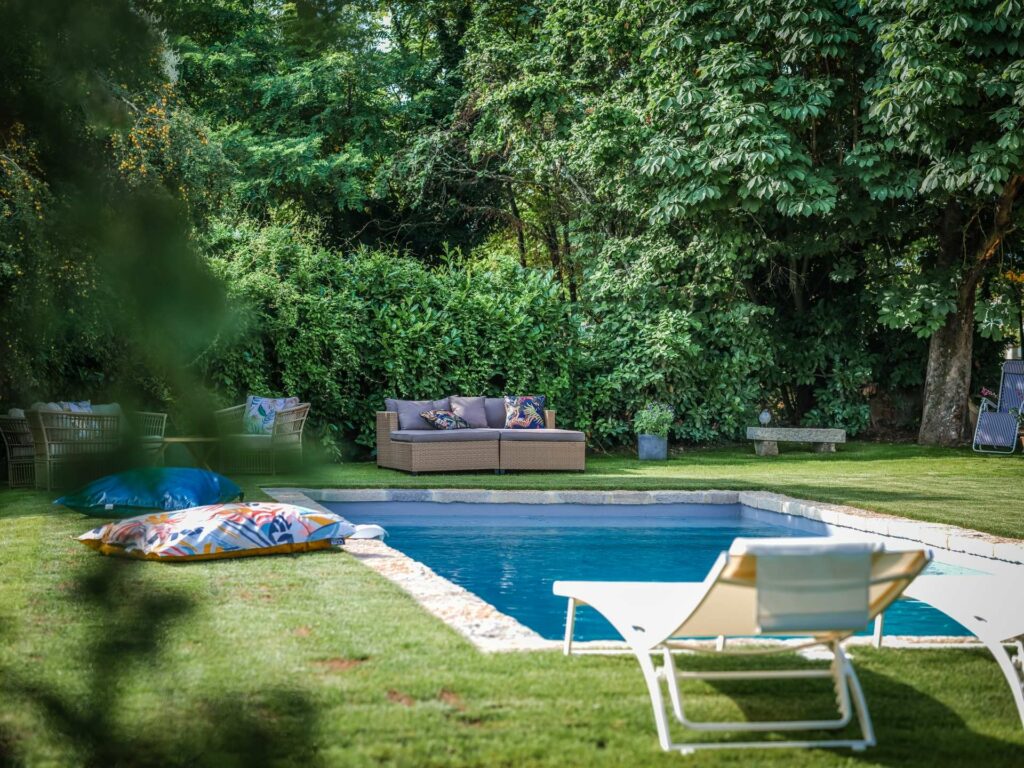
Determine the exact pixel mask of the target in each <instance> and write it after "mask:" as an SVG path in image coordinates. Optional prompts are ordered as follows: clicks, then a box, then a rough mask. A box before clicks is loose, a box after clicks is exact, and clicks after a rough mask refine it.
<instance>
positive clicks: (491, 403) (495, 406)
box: [484, 397, 505, 429]
mask: <svg viewBox="0 0 1024 768" xmlns="http://www.w3.org/2000/svg"><path fill="white" fill-rule="evenodd" d="M484 413H486V414H487V426H488V427H490V428H491V429H504V428H505V398H504V397H485V398H484Z"/></svg>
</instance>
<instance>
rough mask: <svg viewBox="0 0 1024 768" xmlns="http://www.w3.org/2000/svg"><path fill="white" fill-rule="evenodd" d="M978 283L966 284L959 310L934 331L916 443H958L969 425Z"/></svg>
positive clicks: (930, 344)
mask: <svg viewBox="0 0 1024 768" xmlns="http://www.w3.org/2000/svg"><path fill="white" fill-rule="evenodd" d="M976 294H977V290H976V287H975V286H965V289H964V291H963V292H962V294H961V297H962V300H961V301H960V302H958V305H957V310H956V312H953V313H951V314H950V315H949V316H948V317H947V318H946V323H945V325H943V326H942V327H941V328H940V329H939V330H938V331H936V332H935V333H934V334H932V338H931V342H930V343H929V345H928V371H927V373H926V374H925V380H924V411H923V412H922V414H921V430H920V432H918V435H917V442H918V443H920V444H921V445H947V446H948V445H959V444H960V443H961V442H962V441H963V439H964V432H965V427H966V425H967V399H968V397H969V396H970V390H971V359H972V354H973V351H974V301H975V296H976Z"/></svg>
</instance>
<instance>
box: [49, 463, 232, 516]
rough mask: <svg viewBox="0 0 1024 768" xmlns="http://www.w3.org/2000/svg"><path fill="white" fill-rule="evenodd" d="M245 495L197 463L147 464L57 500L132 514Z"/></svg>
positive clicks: (91, 511)
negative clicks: (165, 465) (185, 465)
mask: <svg viewBox="0 0 1024 768" xmlns="http://www.w3.org/2000/svg"><path fill="white" fill-rule="evenodd" d="M241 498H242V489H241V488H239V487H238V486H237V485H235V483H233V482H232V481H231V480H228V479H227V478H226V477H224V475H218V474H217V473H216V472H210V471H208V470H205V469H195V468H193V467H144V468H143V469H130V470H128V471H127V472H119V473H118V474H116V475H108V476H107V477H101V478H100V479H99V480H95V481H93V482H91V483H89V484H88V485H87V486H85V487H84V488H79V489H78V490H77V491H75V492H74V493H69V494H68V495H66V496H61V497H60V498H59V499H57V500H56V501H55V502H53V503H54V504H63V505H64V506H65V507H70V508H71V509H76V510H78V511H79V512H84V513H85V514H87V515H91V516H93V517H129V516H131V515H137V514H138V513H139V511H140V510H143V509H160V510H164V511H165V512H171V511H174V510H178V509H188V508H189V507H201V506H204V505H206V504H220V503H223V502H225V501H234V500H235V499H241Z"/></svg>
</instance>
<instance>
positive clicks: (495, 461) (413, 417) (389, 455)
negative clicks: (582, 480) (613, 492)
mask: <svg viewBox="0 0 1024 768" xmlns="http://www.w3.org/2000/svg"><path fill="white" fill-rule="evenodd" d="M447 414H450V416H448V415H447ZM452 417H454V418H452ZM428 419H430V420H429V421H428ZM453 423H454V426H447V425H451V424H453ZM438 425H440V426H438ZM586 446H587V444H586V436H585V435H584V434H583V433H582V432H577V431H575V430H570V429H558V428H556V427H555V411H553V410H550V409H545V408H544V398H543V397H541V396H533V397H514V396H506V397H504V398H502V397H459V396H451V397H446V398H443V399H441V400H395V399H388V400H386V401H385V410H383V411H378V413H377V466H379V467H388V468H391V469H399V470H402V471H404V472H412V473H414V474H415V473H417V472H455V471H459V470H494V471H495V472H504V471H505V470H529V469H535V470H575V471H578V472H582V471H583V470H584V469H585V456H586Z"/></svg>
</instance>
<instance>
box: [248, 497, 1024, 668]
mask: <svg viewBox="0 0 1024 768" xmlns="http://www.w3.org/2000/svg"><path fill="white" fill-rule="evenodd" d="M262 490H263V491H264V493H266V494H267V495H269V496H270V497H271V498H273V499H275V500H276V501H279V502H282V503H288V504H297V505H300V506H305V507H310V508H314V509H319V510H321V511H325V512H329V511H330V510H328V509H327V508H326V507H323V506H322V505H321V504H320V503H319V502H329V503H333V502H368V501H396V502H399V501H402V502H437V503H453V502H463V503H490V504H509V503H511V504H742V505H744V506H746V507H749V508H752V509H757V510H761V511H765V512H773V513H777V514H784V515H792V516H794V517H801V518H805V519H808V520H815V521H818V522H821V523H825V524H827V525H832V526H837V527H841V528H846V529H849V530H853V531H861V532H865V533H871V534H876V535H882V536H889V537H893V538H900V539H905V540H907V541H914V542H920V543H922V544H924V545H926V546H929V547H937V548H939V549H945V550H948V551H951V552H958V553H964V554H969V555H974V556H976V557H983V558H987V559H991V560H999V561H1002V562H1003V563H1006V564H1022V563H1024V541H1020V540H1014V539H1005V538H1001V537H998V536H992V535H990V534H986V533H982V532H981V531H974V530H970V529H968V528H960V527H958V526H954V525H944V524H940V523H927V522H922V521H916V520H910V519H908V518H901V517H897V516H895V515H887V514H882V513H878V512H869V511H867V510H863V509H858V508H856V507H848V506H841V505H836V504H826V503H822V502H813V501H806V500H802V499H794V498H791V497H789V496H785V495H783V494H777V493H771V492H767V491H714V490H712V491H491V490H479V489H473V490H468V489H466V490H463V489H429V488H422V489H421V488H417V489H406V488H366V489H331V488H323V489H315V488H314V489H305V488H263V489H262ZM345 550H346V551H347V552H349V553H350V554H351V555H352V556H353V557H355V558H356V559H357V560H359V561H360V562H362V563H363V564H364V565H366V566H368V567H369V568H371V569H372V570H374V571H376V572H377V573H379V574H380V575H382V576H383V577H384V578H386V579H388V580H389V581H391V582H392V583H394V584H396V585H397V586H399V587H400V588H401V589H402V590H403V591H405V592H406V593H408V594H409V595H410V596H411V597H412V598H413V599H414V600H415V601H416V602H417V603H419V604H420V605H421V606H422V607H423V608H424V609H426V610H427V611H428V612H429V613H430V614H432V615H434V616H435V617H437V618H439V619H441V620H442V621H443V622H444V623H445V624H447V625H448V626H450V627H451V628H452V629H454V630H456V631H457V632H458V633H459V634H460V635H462V636H463V637H465V638H466V639H468V640H469V641H470V642H471V643H473V644H474V645H475V646H476V647H477V648H478V649H479V650H481V651H484V652H507V651H529V650H553V649H557V648H561V645H562V643H561V642H560V641H557V640H547V639H545V638H543V637H541V636H540V635H539V634H537V633H536V632H534V631H533V630H532V629H530V628H528V627H526V626H525V625H523V624H521V623H520V622H519V621H517V620H516V619H514V618H513V617H511V616H509V615H507V614H504V613H502V612H501V611H499V610H498V609H497V608H495V607H494V606H493V605H491V604H490V603H488V602H486V601H485V600H483V599H482V598H480V597H479V596H478V595H476V594H474V593H472V592H470V591H469V590H467V589H465V588H463V587H461V586H459V585H458V584H455V583H453V582H451V581H449V580H448V579H446V578H444V577H443V576H440V575H439V574H437V573H436V572H435V571H433V570H432V569H430V568H429V567H427V566H426V565H424V564H423V563H421V562H419V561H417V560H414V559H412V558H410V557H409V556H407V555H405V554H404V553H403V552H401V551H399V550H397V549H394V548H393V547H390V546H388V545H387V544H385V543H384V542H381V541H349V542H346V544H345ZM870 640H871V638H851V639H850V640H849V641H848V642H852V643H854V644H866V643H868V642H870ZM755 642H758V641H755ZM760 642H763V641H760ZM885 643H886V645H887V646H890V647H916V648H927V647H931V648H935V647H942V648H948V647H963V646H970V647H977V643H976V642H971V641H968V642H964V639H963V638H960V637H957V638H943V637H930V638H916V637H906V638H904V637H893V636H886V638H885ZM575 645H577V646H578V647H580V648H587V647H590V648H591V649H605V648H606V649H610V650H618V649H621V648H623V647H624V646H623V645H622V644H620V643H614V642H598V641H595V642H590V643H587V642H584V643H576V644H575Z"/></svg>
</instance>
